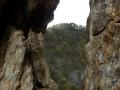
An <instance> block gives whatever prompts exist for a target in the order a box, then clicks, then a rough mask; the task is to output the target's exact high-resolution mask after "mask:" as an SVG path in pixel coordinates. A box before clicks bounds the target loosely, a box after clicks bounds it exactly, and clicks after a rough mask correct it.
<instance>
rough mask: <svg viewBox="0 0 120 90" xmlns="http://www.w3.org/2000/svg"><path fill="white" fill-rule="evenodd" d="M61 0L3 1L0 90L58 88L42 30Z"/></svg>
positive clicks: (1, 1)
mask: <svg viewBox="0 0 120 90" xmlns="http://www.w3.org/2000/svg"><path fill="white" fill-rule="evenodd" d="M58 3H59V0H0V90H57V84H56V83H55V82H54V81H53V80H52V79H51V78H50V75H49V68H48V65H47V63H46V62H45V60H44V57H43V46H44V45H43V40H44V39H43V35H44V34H43V32H44V31H45V30H46V27H47V24H48V23H49V22H50V21H51V20H52V19H53V17H54V14H53V13H54V10H55V9H56V7H57V4H58Z"/></svg>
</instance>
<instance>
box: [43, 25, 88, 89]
mask: <svg viewBox="0 0 120 90" xmlns="http://www.w3.org/2000/svg"><path fill="white" fill-rule="evenodd" d="M47 31H48V32H47V33H46V35H45V37H44V38H45V42H44V44H45V49H44V53H45V59H46V61H47V62H48V63H49V65H50V72H51V77H52V78H53V79H54V80H55V81H56V82H57V83H58V86H59V90H81V85H82V84H81V82H82V80H81V78H82V75H83V72H84V69H85V66H86V64H87V60H86V53H85V44H86V43H87V41H88V33H87V31H86V28H85V27H84V26H81V25H76V24H74V23H63V24H58V25H54V26H53V27H50V28H48V30H47Z"/></svg>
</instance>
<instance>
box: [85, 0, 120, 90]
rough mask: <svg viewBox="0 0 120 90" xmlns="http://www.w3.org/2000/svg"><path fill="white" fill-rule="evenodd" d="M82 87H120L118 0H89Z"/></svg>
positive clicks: (90, 89) (112, 89) (105, 89)
mask: <svg viewBox="0 0 120 90" xmlns="http://www.w3.org/2000/svg"><path fill="white" fill-rule="evenodd" d="M88 19H89V20H88V24H87V25H88V26H87V28H88V30H89V38H90V41H89V43H88V44H87V46H86V48H87V52H88V62H89V64H88V66H87V68H86V71H85V77H84V86H83V90H120V0H90V15H89V18H88Z"/></svg>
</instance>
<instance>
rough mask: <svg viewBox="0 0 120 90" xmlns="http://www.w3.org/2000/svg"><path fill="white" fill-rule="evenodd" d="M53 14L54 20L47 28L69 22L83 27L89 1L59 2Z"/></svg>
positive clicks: (61, 0) (72, 0) (62, 0)
mask: <svg viewBox="0 0 120 90" xmlns="http://www.w3.org/2000/svg"><path fill="white" fill-rule="evenodd" d="M54 14H55V16H54V20H53V21H52V22H51V23H50V24H49V25H48V26H52V25H54V24H59V23H70V22H74V23H76V24H80V25H84V26H85V25H86V20H87V17H88V15H89V0H60V3H59V5H58V7H57V9H56V10H55V13H54Z"/></svg>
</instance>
